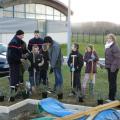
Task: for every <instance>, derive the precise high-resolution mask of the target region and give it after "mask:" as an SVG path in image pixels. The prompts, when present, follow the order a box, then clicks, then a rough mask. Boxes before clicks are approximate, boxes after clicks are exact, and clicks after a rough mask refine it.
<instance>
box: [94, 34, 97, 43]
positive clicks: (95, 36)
mask: <svg viewBox="0 0 120 120" xmlns="http://www.w3.org/2000/svg"><path fill="white" fill-rule="evenodd" d="M96 41H97V36H96V33H95V42H94V43H96Z"/></svg>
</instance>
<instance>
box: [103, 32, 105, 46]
mask: <svg viewBox="0 0 120 120" xmlns="http://www.w3.org/2000/svg"><path fill="white" fill-rule="evenodd" d="M104 35H105V34H104V32H103V44H104Z"/></svg>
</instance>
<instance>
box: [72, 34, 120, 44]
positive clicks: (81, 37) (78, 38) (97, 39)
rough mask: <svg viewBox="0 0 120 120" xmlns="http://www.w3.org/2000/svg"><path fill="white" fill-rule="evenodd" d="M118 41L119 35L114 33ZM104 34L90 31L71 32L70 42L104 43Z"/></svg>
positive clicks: (119, 39) (119, 40)
mask: <svg viewBox="0 0 120 120" xmlns="http://www.w3.org/2000/svg"><path fill="white" fill-rule="evenodd" d="M116 37H117V40H118V43H119V44H120V35H119V34H116ZM105 38H106V34H105V33H102V34H98V33H95V34H92V33H84V32H83V33H72V42H77V43H78V42H83V43H94V44H104V43H105Z"/></svg>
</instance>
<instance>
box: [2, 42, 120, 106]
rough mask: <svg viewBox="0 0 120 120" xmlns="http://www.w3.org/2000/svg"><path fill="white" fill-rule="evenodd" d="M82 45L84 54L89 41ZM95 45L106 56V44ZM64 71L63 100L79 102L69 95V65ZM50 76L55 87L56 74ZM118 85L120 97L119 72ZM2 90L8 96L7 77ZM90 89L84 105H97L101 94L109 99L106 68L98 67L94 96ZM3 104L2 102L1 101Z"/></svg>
mask: <svg viewBox="0 0 120 120" xmlns="http://www.w3.org/2000/svg"><path fill="white" fill-rule="evenodd" d="M79 45H80V48H79V50H80V52H81V53H82V54H83V55H84V53H85V52H84V51H85V48H86V46H87V45H88V43H81V42H80V43H79ZM94 47H95V49H96V51H97V53H98V56H99V57H104V45H103V44H94ZM61 48H62V53H63V55H65V56H66V54H67V49H66V45H65V44H62V45H61ZM62 73H63V79H64V89H63V92H64V99H63V100H62V101H63V102H65V103H73V104H79V103H78V102H77V101H76V99H75V97H69V96H68V94H69V93H70V91H71V86H70V81H71V78H70V71H69V68H68V66H66V65H64V66H63V67H62ZM83 77H84V67H83V69H82V73H81V81H82V80H83ZM48 78H49V86H50V87H51V88H53V84H54V75H53V74H48ZM24 79H25V80H28V72H25V74H24ZM117 87H118V92H117V96H116V97H117V99H120V73H118V80H117ZM0 90H2V91H3V92H4V94H6V96H8V93H9V81H8V79H7V78H0ZM88 93H89V92H88V90H87V96H86V99H85V102H84V103H82V104H83V105H88V106H89V105H90V106H95V105H96V100H97V99H98V98H99V97H100V96H101V97H102V98H103V99H107V96H108V81H107V72H106V70H105V69H101V68H98V73H97V76H96V84H95V95H94V96H90V95H89V94H88ZM49 96H50V97H56V96H55V95H52V94H50V95H49ZM32 98H36V99H41V95H38V96H32ZM0 104H1V103H0ZM6 104H7V105H9V103H8V102H5V103H2V105H6ZM80 104H81V103H80Z"/></svg>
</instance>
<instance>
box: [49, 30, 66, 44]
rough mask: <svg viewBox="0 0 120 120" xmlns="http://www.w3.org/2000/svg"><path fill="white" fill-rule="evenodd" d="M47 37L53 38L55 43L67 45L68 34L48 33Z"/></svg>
mask: <svg viewBox="0 0 120 120" xmlns="http://www.w3.org/2000/svg"><path fill="white" fill-rule="evenodd" d="M47 35H49V36H51V37H52V38H53V39H54V40H55V41H57V42H58V43H60V44H63V43H67V33H66V32H64V33H48V34H47Z"/></svg>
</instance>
